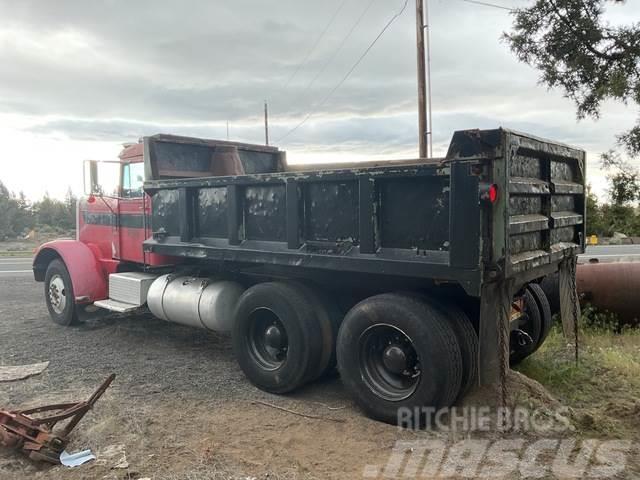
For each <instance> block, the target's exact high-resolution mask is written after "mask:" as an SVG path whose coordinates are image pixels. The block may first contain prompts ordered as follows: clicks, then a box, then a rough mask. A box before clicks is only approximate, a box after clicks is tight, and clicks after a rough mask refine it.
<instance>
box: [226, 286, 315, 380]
mask: <svg viewBox="0 0 640 480" xmlns="http://www.w3.org/2000/svg"><path fill="white" fill-rule="evenodd" d="M321 338H322V331H321V328H320V325H319V322H318V320H317V317H316V313H315V312H314V310H313V305H312V304H311V302H309V299H308V297H307V294H306V293H305V289H303V288H300V286H298V285H295V284H287V283H282V282H268V283H260V284H258V285H254V286H253V287H251V288H250V289H248V290H247V291H246V292H244V294H242V296H241V297H240V300H239V301H238V305H237V307H236V312H235V321H234V324H233V329H232V342H233V350H234V353H235V356H236V359H237V361H238V364H239V365H240V368H241V369H242V371H243V372H244V374H245V375H246V376H247V378H248V379H249V381H250V382H251V383H253V384H254V385H255V386H256V387H258V388H260V389H261V390H265V391H267V392H270V393H286V392H290V391H292V390H295V389H296V388H298V387H300V386H302V385H304V384H305V383H306V382H308V381H309V380H311V379H312V378H313V376H314V375H315V374H316V372H317V370H318V364H319V363H320V362H321V357H322V341H321Z"/></svg>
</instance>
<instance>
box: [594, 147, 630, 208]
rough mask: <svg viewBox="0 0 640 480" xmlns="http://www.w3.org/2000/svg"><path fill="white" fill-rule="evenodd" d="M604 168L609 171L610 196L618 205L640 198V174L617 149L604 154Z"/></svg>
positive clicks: (627, 203)
mask: <svg viewBox="0 0 640 480" xmlns="http://www.w3.org/2000/svg"><path fill="white" fill-rule="evenodd" d="M601 159H602V168H603V169H604V170H605V171H607V172H608V175H607V178H608V180H609V184H610V186H609V192H608V193H609V198H610V199H611V202H612V203H613V204H614V205H616V206H619V207H620V206H624V205H629V204H630V203H632V202H635V201H636V200H638V199H640V174H638V171H637V170H636V169H635V168H633V166H632V165H631V164H629V162H626V161H625V160H623V159H622V157H620V155H619V154H618V153H616V152H615V151H609V152H607V153H603V154H602V157H601Z"/></svg>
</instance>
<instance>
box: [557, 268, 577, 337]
mask: <svg viewBox="0 0 640 480" xmlns="http://www.w3.org/2000/svg"><path fill="white" fill-rule="evenodd" d="M573 261H574V260H573V259H569V260H565V261H564V262H562V263H561V264H560V269H559V272H558V273H559V281H558V288H559V289H560V292H559V298H560V318H561V319H562V332H563V333H564V336H565V338H570V339H574V338H575V337H576V326H577V324H578V320H579V319H580V301H579V299H578V292H577V290H576V277H575V268H573V265H574V264H573V263H572V262H573Z"/></svg>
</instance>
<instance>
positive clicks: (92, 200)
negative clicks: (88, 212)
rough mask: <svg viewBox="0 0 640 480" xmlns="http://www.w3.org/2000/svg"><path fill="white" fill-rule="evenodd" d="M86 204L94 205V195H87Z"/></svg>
mask: <svg viewBox="0 0 640 480" xmlns="http://www.w3.org/2000/svg"><path fill="white" fill-rule="evenodd" d="M87 203H96V197H95V196H94V195H89V198H87Z"/></svg>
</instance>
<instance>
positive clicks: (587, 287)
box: [576, 262, 640, 322]
mask: <svg viewBox="0 0 640 480" xmlns="http://www.w3.org/2000/svg"><path fill="white" fill-rule="evenodd" d="M576 287H577V289H578V293H580V295H581V296H582V297H583V298H584V300H585V301H587V302H589V303H591V304H592V305H593V306H595V307H597V308H599V309H603V310H608V311H610V312H612V313H615V314H616V315H618V317H620V319H621V320H623V321H625V322H633V321H634V320H636V319H638V318H640V262H611V263H585V264H581V265H578V271H577V275H576Z"/></svg>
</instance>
